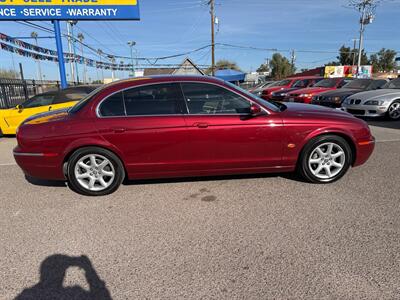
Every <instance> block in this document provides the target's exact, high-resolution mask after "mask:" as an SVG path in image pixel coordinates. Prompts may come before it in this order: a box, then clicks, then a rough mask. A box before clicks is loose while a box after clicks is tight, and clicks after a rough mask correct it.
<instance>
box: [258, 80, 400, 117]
mask: <svg viewBox="0 0 400 300" xmlns="http://www.w3.org/2000/svg"><path fill="white" fill-rule="evenodd" d="M259 95H260V97H261V98H262V99H264V100H268V101H280V102H297V103H307V104H314V105H322V106H326V107H330V108H336V109H342V110H344V111H347V112H349V113H351V114H353V115H355V116H365V117H382V116H386V117H388V118H389V119H391V120H400V79H396V80H392V81H388V80H385V79H352V78H323V77H293V78H288V79H284V80H281V81H278V82H275V83H273V84H270V85H268V86H266V87H265V88H264V89H263V90H262V92H259Z"/></svg>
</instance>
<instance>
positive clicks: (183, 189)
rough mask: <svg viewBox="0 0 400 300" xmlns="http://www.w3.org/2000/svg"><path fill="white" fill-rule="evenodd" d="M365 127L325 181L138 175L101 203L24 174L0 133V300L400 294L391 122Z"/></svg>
mask: <svg viewBox="0 0 400 300" xmlns="http://www.w3.org/2000/svg"><path fill="white" fill-rule="evenodd" d="M371 125H372V130H373V132H374V134H375V136H376V137H377V141H378V143H377V146H376V151H375V152H374V154H373V156H372V158H371V159H370V161H369V162H368V163H367V164H366V165H365V166H362V167H359V168H355V169H352V170H350V172H349V174H348V175H347V176H346V177H345V178H343V179H342V180H340V181H339V182H336V183H334V184H331V185H312V184H308V183H304V182H302V181H299V180H298V179H296V177H295V176H292V175H282V174H275V175H265V176H244V177H237V176H236V177H223V178H207V179H202V180H193V179H185V180H164V181H144V182H131V183H129V184H127V185H124V186H122V187H121V188H120V189H119V190H118V191H117V192H116V193H115V194H113V195H110V196H107V197H103V198H90V197H84V196H80V195H78V194H75V193H74V192H72V191H71V190H70V189H68V187H66V186H65V184H63V183H61V184H55V183H52V182H33V183H30V182H27V181H26V180H25V178H24V176H23V174H22V172H21V171H20V169H19V168H18V166H16V165H15V163H14V160H13V158H12V155H11V151H12V147H13V146H14V145H15V139H13V138H4V139H0V245H1V246H0V266H1V268H0V299H14V298H15V297H17V296H18V297H19V299H87V298H84V297H89V299H400V195H399V191H400V190H399V186H400V175H399V174H400V156H399V154H400V122H397V123H391V122H382V121H374V122H371ZM46 295H47V296H46ZM28 297H31V298H28ZM46 297H48V298H46ZM74 297H75V298H74ZM90 297H91V298H90Z"/></svg>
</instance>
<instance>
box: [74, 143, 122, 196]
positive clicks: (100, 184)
mask: <svg viewBox="0 0 400 300" xmlns="http://www.w3.org/2000/svg"><path fill="white" fill-rule="evenodd" d="M124 177H125V171H124V166H123V164H122V162H121V160H120V159H119V158H118V157H117V156H116V155H115V154H114V153H112V152H111V151H108V150H106V149H103V148H98V147H87V148H81V149H78V150H76V151H75V152H74V153H73V154H72V156H71V157H70V159H69V160H68V165H67V178H68V183H69V186H70V187H71V189H72V190H74V191H75V192H77V193H79V194H82V195H85V196H105V195H109V194H112V193H113V192H115V191H116V190H117V189H118V188H119V186H120V185H121V183H122V181H123V180H124Z"/></svg>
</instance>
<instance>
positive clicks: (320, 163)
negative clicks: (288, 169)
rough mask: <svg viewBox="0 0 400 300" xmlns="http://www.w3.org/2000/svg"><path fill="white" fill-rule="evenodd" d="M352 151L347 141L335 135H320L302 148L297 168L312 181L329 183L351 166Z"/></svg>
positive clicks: (341, 175) (338, 177) (342, 174)
mask: <svg viewBox="0 0 400 300" xmlns="http://www.w3.org/2000/svg"><path fill="white" fill-rule="evenodd" d="M352 160H353V153H352V150H351V148H350V145H349V144H348V142H347V141H346V140H345V139H343V138H341V137H339V136H335V135H327V136H321V137H317V138H315V139H313V140H312V141H310V142H309V143H308V144H307V145H306V146H305V148H304V150H303V152H302V154H301V157H300V161H299V169H300V173H301V175H302V176H303V177H304V178H305V179H307V180H308V181H310V182H313V183H331V182H334V181H336V180H339V179H340V178H342V177H343V176H344V175H345V174H346V173H347V171H348V170H349V168H350V166H351V162H352Z"/></svg>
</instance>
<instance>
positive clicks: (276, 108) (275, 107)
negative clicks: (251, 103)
mask: <svg viewBox="0 0 400 300" xmlns="http://www.w3.org/2000/svg"><path fill="white" fill-rule="evenodd" d="M225 83H226V84H227V85H229V86H230V87H231V88H233V89H235V90H237V91H239V92H242V93H243V94H245V95H247V96H248V97H249V98H251V99H254V100H255V101H256V102H259V103H261V104H262V105H264V106H265V107H267V108H269V109H270V110H272V111H280V110H281V107H280V106H279V105H277V104H275V103H274V102H269V101H266V100H264V99H261V98H259V97H257V96H256V95H254V94H252V93H250V92H249V91H246V90H245V89H242V88H241V87H239V86H237V85H234V84H233V83H230V82H227V81H226V82H225Z"/></svg>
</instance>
